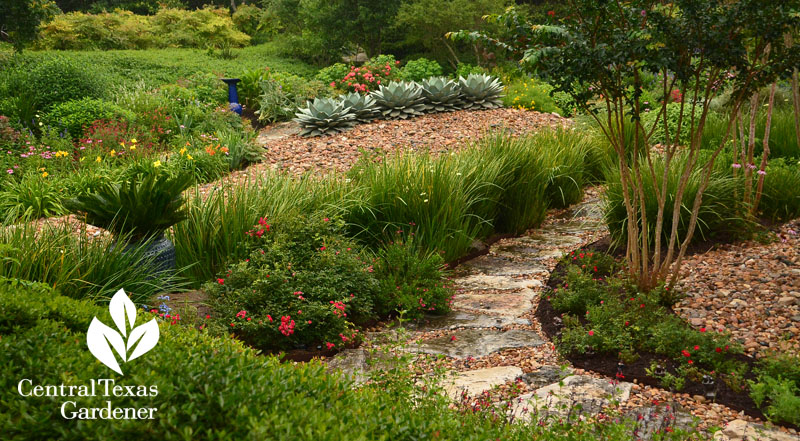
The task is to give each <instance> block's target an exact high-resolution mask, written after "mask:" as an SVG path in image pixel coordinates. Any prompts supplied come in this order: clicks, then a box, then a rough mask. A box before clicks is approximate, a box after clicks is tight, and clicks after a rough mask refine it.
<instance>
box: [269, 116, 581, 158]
mask: <svg viewBox="0 0 800 441" xmlns="http://www.w3.org/2000/svg"><path fill="white" fill-rule="evenodd" d="M568 124H570V120H568V119H565V118H562V117H560V116H557V115H553V114H549V113H539V112H534V111H525V110H519V109H509V108H502V109H494V110H480V111H475V110H461V111H458V112H451V113H435V114H428V115H424V116H420V117H417V118H412V119H407V120H396V121H383V120H377V121H373V122H371V123H368V124H361V125H358V126H356V127H355V128H353V129H352V130H348V131H346V132H343V133H338V134H335V135H331V136H322V137H317V138H303V137H301V136H298V135H291V136H288V137H285V138H282V139H278V140H271V141H268V142H267V143H266V145H265V148H266V149H267V153H266V156H265V159H266V161H265V164H263V165H262V166H267V167H270V166H273V167H274V168H277V169H280V170H287V171H289V172H290V173H294V174H302V173H304V172H306V171H311V170H313V171H314V172H325V171H333V170H335V171H339V172H343V171H346V170H348V169H350V167H352V166H353V164H355V163H356V161H358V159H359V158H361V157H362V155H363V153H368V154H375V155H378V156H380V155H383V154H387V153H394V152H396V151H400V150H426V151H430V152H432V153H434V154H438V153H442V152H446V151H451V150H454V149H457V148H460V147H462V146H463V144H464V142H465V141H469V140H477V139H479V138H481V137H482V136H485V135H486V134H489V133H491V132H493V131H499V130H504V131H506V132H508V133H511V134H514V135H521V134H525V133H527V132H530V131H533V130H536V129H539V128H541V127H545V126H563V125H568ZM270 168H272V167H270Z"/></svg>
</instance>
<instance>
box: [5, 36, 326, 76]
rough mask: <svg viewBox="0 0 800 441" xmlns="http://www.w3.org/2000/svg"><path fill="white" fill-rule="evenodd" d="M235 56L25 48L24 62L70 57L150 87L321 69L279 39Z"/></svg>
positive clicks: (307, 73)
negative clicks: (283, 48) (284, 48)
mask: <svg viewBox="0 0 800 441" xmlns="http://www.w3.org/2000/svg"><path fill="white" fill-rule="evenodd" d="M233 54H234V56H235V58H232V59H223V58H221V57H220V56H219V52H217V53H216V54H209V53H208V51H207V50H205V49H177V48H175V49H148V50H109V51H104V50H92V51H25V52H24V53H23V54H22V55H21V56H19V59H20V62H23V63H28V62H35V61H41V60H42V59H45V58H49V57H57V56H63V57H68V58H70V59H72V60H74V61H76V62H78V63H79V64H80V65H83V66H87V67H90V68H91V69H92V70H95V71H99V72H101V73H103V74H105V75H108V77H109V79H110V82H111V84H114V85H117V84H126V83H128V84H129V83H131V82H136V81H143V82H145V83H146V84H147V85H148V86H159V85H162V84H169V83H174V82H175V81H177V80H178V79H180V78H185V77H187V76H189V75H192V74H194V73H197V72H203V73H214V74H217V75H219V76H240V75H241V74H243V73H245V72H247V71H250V70H253V69H263V68H265V67H269V68H270V69H272V70H278V71H284V72H291V73H293V74H296V75H300V76H305V77H308V76H313V75H314V74H315V73H316V71H317V69H316V68H315V67H313V66H311V65H309V64H307V63H305V62H303V61H300V60H296V59H290V58H285V57H282V56H281V55H280V54H279V49H278V45H277V44H276V42H269V43H265V44H261V45H258V46H250V47H246V48H242V49H233ZM11 56H13V52H12V50H11V47H10V46H9V45H7V44H5V45H2V46H0V60H4V59H6V58H7V57H11Z"/></svg>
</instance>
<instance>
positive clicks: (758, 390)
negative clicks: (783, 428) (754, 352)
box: [748, 355, 800, 425]
mask: <svg viewBox="0 0 800 441" xmlns="http://www.w3.org/2000/svg"><path fill="white" fill-rule="evenodd" d="M799 362H800V359H798V357H797V356H791V355H779V356H770V357H766V358H764V359H761V360H759V362H758V365H757V367H756V369H755V374H756V376H757V379H756V380H755V381H749V382H748V383H749V384H750V396H751V397H752V398H753V401H755V403H756V405H757V406H758V407H759V408H760V409H762V410H763V411H764V414H765V415H767V417H769V419H770V420H771V421H774V422H787V423H790V424H795V425H797V424H800V368H798V366H800V363H799Z"/></svg>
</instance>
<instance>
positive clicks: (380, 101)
mask: <svg viewBox="0 0 800 441" xmlns="http://www.w3.org/2000/svg"><path fill="white" fill-rule="evenodd" d="M372 97H373V98H375V102H376V103H377V105H378V109H380V112H381V115H383V117H384V118H387V119H406V118H410V117H412V116H419V115H422V114H423V113H424V111H425V102H424V101H425V99H424V98H423V97H422V88H421V87H419V84H417V83H413V82H411V83H406V82H397V81H392V82H391V83H389V84H388V85H381V87H380V89H378V90H376V91H374V92H372Z"/></svg>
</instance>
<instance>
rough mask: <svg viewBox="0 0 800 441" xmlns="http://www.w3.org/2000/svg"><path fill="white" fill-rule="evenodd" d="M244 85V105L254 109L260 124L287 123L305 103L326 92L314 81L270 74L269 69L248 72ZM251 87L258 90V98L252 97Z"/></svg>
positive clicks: (274, 73) (275, 73) (282, 74)
mask: <svg viewBox="0 0 800 441" xmlns="http://www.w3.org/2000/svg"><path fill="white" fill-rule="evenodd" d="M244 83H245V84H244V88H243V89H242V92H243V98H244V100H245V103H246V104H249V105H251V106H252V107H254V108H255V109H256V113H258V115H259V119H260V120H262V121H268V122H275V121H283V120H288V119H290V118H291V117H292V115H293V114H294V112H295V111H296V110H297V108H298V107H300V106H302V105H303V104H305V103H306V101H307V100H312V99H316V98H322V97H324V96H325V93H326V92H327V88H326V87H325V86H324V85H323V84H322V83H321V82H319V81H317V80H307V79H305V78H302V77H299V76H297V75H293V74H287V73H282V72H274V71H271V70H270V69H269V68H267V69H264V70H261V71H251V72H249V73H248V74H247V75H246V76H245V78H244ZM254 87H258V89H257V90H258V92H259V93H260V95H253V93H254V91H255V90H256V89H254ZM256 98H257V99H256Z"/></svg>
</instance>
